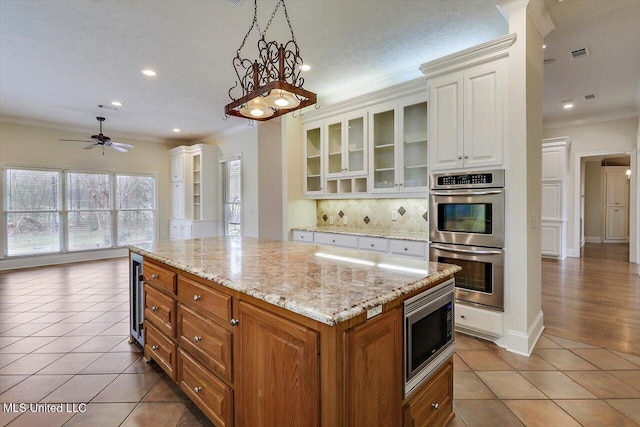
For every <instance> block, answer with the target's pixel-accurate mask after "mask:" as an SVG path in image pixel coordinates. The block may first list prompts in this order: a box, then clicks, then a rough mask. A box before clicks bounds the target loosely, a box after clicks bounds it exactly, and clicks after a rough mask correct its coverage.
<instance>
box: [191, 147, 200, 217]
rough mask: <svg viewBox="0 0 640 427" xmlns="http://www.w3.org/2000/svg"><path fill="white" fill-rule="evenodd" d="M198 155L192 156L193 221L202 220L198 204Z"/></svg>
mask: <svg viewBox="0 0 640 427" xmlns="http://www.w3.org/2000/svg"><path fill="white" fill-rule="evenodd" d="M200 163H201V162H200V155H199V154H195V155H194V156H193V219H195V220H199V219H201V218H202V211H201V209H200V208H201V207H202V205H201V203H200Z"/></svg>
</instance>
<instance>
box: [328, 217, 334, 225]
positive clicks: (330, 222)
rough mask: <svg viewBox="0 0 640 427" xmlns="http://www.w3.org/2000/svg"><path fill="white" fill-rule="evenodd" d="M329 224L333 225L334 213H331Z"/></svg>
mask: <svg viewBox="0 0 640 427" xmlns="http://www.w3.org/2000/svg"><path fill="white" fill-rule="evenodd" d="M329 224H330V225H333V215H330V216H329Z"/></svg>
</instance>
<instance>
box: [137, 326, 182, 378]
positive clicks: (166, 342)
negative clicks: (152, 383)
mask: <svg viewBox="0 0 640 427" xmlns="http://www.w3.org/2000/svg"><path fill="white" fill-rule="evenodd" d="M144 330H145V341H144V357H145V358H146V359H149V358H151V359H153V360H155V361H156V363H157V364H158V365H160V367H161V368H162V369H163V370H164V371H165V372H166V373H167V375H169V377H171V379H172V380H174V381H175V380H176V357H177V354H176V345H175V344H174V343H173V342H172V341H171V340H170V339H169V338H167V337H165V336H164V335H162V332H160V331H158V330H157V329H156V328H154V327H153V326H152V325H151V324H150V323H148V322H146V321H145V322H144Z"/></svg>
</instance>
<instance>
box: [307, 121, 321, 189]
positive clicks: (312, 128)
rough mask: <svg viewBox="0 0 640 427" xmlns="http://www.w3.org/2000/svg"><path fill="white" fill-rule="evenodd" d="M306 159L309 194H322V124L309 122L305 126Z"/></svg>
mask: <svg viewBox="0 0 640 427" xmlns="http://www.w3.org/2000/svg"><path fill="white" fill-rule="evenodd" d="M303 135H304V159H305V188H304V192H305V194H306V195H308V196H314V195H315V196H317V195H322V194H323V192H324V188H323V185H324V183H323V179H324V177H323V173H322V172H323V171H322V166H323V165H322V124H321V123H309V124H307V125H305V126H304V128H303Z"/></svg>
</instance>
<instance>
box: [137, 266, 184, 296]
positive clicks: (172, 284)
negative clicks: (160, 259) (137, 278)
mask: <svg viewBox="0 0 640 427" xmlns="http://www.w3.org/2000/svg"><path fill="white" fill-rule="evenodd" d="M143 271H144V282H145V283H149V284H151V285H154V286H156V287H158V288H161V289H164V290H166V291H167V292H171V293H172V294H175V293H176V273H174V272H173V271H169V270H167V269H166V268H162V267H160V266H158V265H155V264H151V263H150V262H147V261H145V262H144V267H143Z"/></svg>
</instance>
